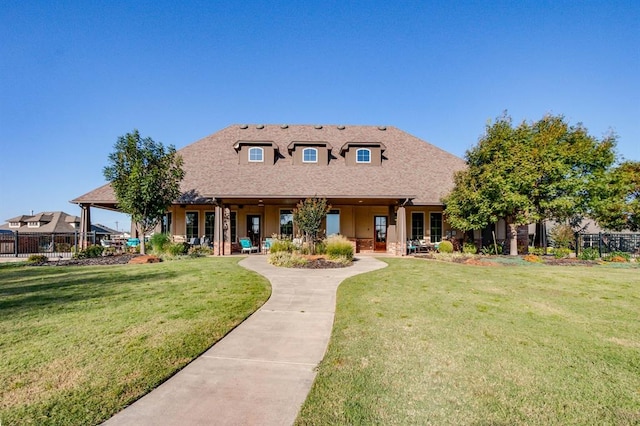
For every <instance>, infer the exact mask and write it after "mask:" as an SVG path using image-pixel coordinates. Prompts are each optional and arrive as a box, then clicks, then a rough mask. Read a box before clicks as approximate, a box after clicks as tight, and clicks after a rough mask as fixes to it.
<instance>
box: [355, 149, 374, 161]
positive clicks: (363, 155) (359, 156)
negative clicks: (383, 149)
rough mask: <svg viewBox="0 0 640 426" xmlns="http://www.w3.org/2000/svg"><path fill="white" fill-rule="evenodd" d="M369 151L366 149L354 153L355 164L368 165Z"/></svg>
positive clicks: (369, 159)
mask: <svg viewBox="0 0 640 426" xmlns="http://www.w3.org/2000/svg"><path fill="white" fill-rule="evenodd" d="M370 162H371V150H370V149H368V148H360V149H359V150H357V151H356V163H370Z"/></svg>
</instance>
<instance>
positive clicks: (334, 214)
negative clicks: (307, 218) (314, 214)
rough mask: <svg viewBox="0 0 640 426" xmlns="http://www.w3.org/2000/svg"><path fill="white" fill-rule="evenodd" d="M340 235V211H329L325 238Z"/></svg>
mask: <svg viewBox="0 0 640 426" xmlns="http://www.w3.org/2000/svg"><path fill="white" fill-rule="evenodd" d="M339 233H340V210H329V213H327V237H328V236H330V235H337V234H339Z"/></svg>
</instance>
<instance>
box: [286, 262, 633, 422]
mask: <svg viewBox="0 0 640 426" xmlns="http://www.w3.org/2000/svg"><path fill="white" fill-rule="evenodd" d="M385 261H386V262H388V263H389V267H388V268H385V269H383V270H379V271H375V272H372V273H369V274H365V275H360V276H356V277H353V278H351V279H349V280H348V281H346V282H344V283H343V284H342V285H341V286H340V288H339V290H338V305H337V313H336V320H335V325H334V329H333V335H332V339H331V343H330V345H329V349H328V353H327V355H326V357H325V359H324V360H323V362H322V363H321V365H320V367H319V371H318V377H317V379H316V381H315V383H314V385H313V388H312V391H311V393H310V395H309V397H308V399H307V401H306V402H305V404H304V406H303V408H302V411H301V414H300V416H299V418H298V420H297V424H299V425H303V424H310V425H311V424H312V425H325V424H326V425H329V424H351V425H358V424H367V425H369V424H382V425H405V424H420V425H423V424H433V425H461V424H465V425H466V424H475V425H519V424H521V425H554V424H555V425H567V424H602V425H607V424H610V425H631V424H636V425H637V424H640V269H638V268H637V267H634V268H616V267H608V266H594V267H584V266H580V267H576V266H566V267H561V266H544V265H533V264H532V265H528V266H493V267H491V266H486V267H485V266H471V265H460V264H454V263H442V262H434V261H426V260H420V259H385Z"/></svg>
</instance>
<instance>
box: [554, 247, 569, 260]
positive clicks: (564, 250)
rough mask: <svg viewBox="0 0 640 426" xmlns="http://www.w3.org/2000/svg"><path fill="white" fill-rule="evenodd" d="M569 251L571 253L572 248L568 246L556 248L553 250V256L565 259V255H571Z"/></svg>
mask: <svg viewBox="0 0 640 426" xmlns="http://www.w3.org/2000/svg"><path fill="white" fill-rule="evenodd" d="M569 253H571V249H570V248H567V247H561V248H556V249H555V250H554V251H553V256H554V257H555V258H556V259H563V258H565V257H569Z"/></svg>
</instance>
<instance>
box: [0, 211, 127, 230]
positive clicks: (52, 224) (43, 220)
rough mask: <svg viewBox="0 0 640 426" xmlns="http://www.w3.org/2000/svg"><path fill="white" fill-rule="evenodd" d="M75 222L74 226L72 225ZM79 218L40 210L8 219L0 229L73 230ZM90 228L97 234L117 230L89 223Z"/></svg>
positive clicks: (76, 227)
mask: <svg viewBox="0 0 640 426" xmlns="http://www.w3.org/2000/svg"><path fill="white" fill-rule="evenodd" d="M9 222H19V223H20V227H18V228H13V227H10V226H9ZM35 222H37V223H38V226H37V227H35V226H29V225H28V224H29V223H32V224H33V223H35ZM74 224H75V226H74ZM79 224H80V218H79V217H78V216H73V215H70V214H68V213H65V212H41V213H37V214H34V215H22V216H16V217H14V218H11V219H8V220H7V223H5V224H2V225H0V230H4V231H10V232H13V231H18V232H36V233H56V232H75V231H78V230H79V228H80V226H79ZM91 230H92V231H93V232H96V233H97V234H104V235H116V234H118V231H116V230H114V229H111V228H109V227H107V226H104V225H100V224H95V225H91Z"/></svg>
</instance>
